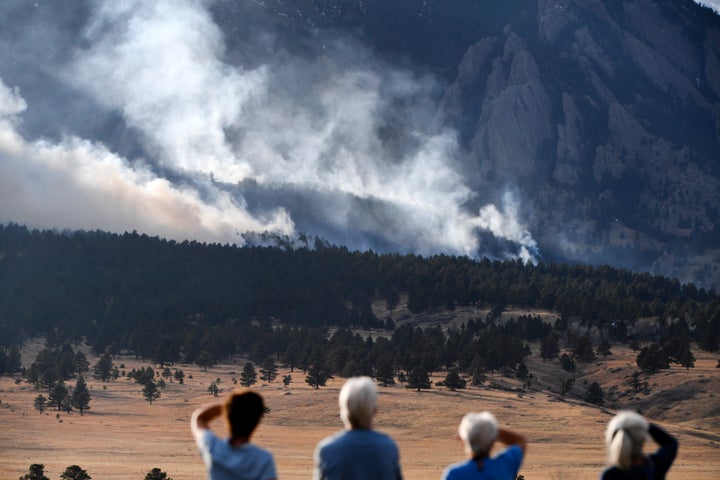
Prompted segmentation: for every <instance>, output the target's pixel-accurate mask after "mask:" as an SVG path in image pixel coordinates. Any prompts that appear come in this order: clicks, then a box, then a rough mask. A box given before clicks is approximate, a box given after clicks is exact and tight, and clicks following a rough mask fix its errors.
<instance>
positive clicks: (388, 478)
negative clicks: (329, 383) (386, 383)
mask: <svg viewBox="0 0 720 480" xmlns="http://www.w3.org/2000/svg"><path fill="white" fill-rule="evenodd" d="M338 403H339V406H340V418H341V419H342V422H343V424H344V425H345V430H343V431H341V432H339V433H336V434H334V435H331V436H329V437H327V438H325V439H323V440H322V441H320V443H318V445H317V447H316V448H315V455H314V463H315V467H314V470H313V479H314V480H340V479H342V480H365V479H370V478H372V479H377V480H400V479H402V473H401V469H400V454H399V451H398V447H397V445H396V444H395V441H394V440H393V439H392V438H390V437H389V436H388V435H385V434H383V433H380V432H377V431H375V430H373V418H374V417H375V413H376V412H377V388H376V387H375V383H373V381H372V379H370V377H353V378H349V379H348V380H347V381H346V382H345V385H343V387H342V389H341V390H340V396H339V398H338Z"/></svg>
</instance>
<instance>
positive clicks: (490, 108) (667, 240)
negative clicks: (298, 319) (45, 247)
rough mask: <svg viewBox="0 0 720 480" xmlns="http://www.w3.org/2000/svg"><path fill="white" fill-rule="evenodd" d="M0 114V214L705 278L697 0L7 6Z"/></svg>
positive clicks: (708, 65) (718, 128) (716, 144)
mask: <svg viewBox="0 0 720 480" xmlns="http://www.w3.org/2000/svg"><path fill="white" fill-rule="evenodd" d="M0 130H2V131H0V166H2V169H3V175H2V176H1V177H0V222H7V221H15V222H18V223H22V224H28V225H29V226H31V227H41V228H59V229H64V228H68V229H91V230H92V229H103V230H110V231H114V232H119V233H121V232H123V231H132V230H139V231H143V232H146V233H149V234H152V235H161V236H166V237H170V238H174V239H177V240H182V239H185V238H194V239H200V240H203V241H213V242H220V243H225V242H230V243H244V242H246V241H250V242H251V243H253V242H252V241H251V240H252V238H254V237H252V236H253V235H255V236H257V235H260V236H262V232H271V234H273V235H274V234H277V235H279V236H281V237H283V236H285V237H284V238H290V239H295V238H299V237H302V234H308V235H309V236H310V237H320V238H323V239H326V240H327V241H328V242H330V243H334V244H342V245H347V246H348V248H351V249H361V250H362V249H373V250H374V251H379V252H386V251H392V252H401V253H410V252H412V253H418V254H423V255H429V254H435V253H447V254H461V255H471V256H476V257H481V256H483V255H486V256H489V257H493V258H500V259H506V258H511V259H514V258H522V259H526V260H527V259H534V260H544V261H553V262H588V263H592V264H600V263H603V264H605V263H607V264H611V265H613V266H617V267H627V268H632V269H636V270H643V271H650V272H652V273H658V274H663V275H669V276H675V277H678V278H679V279H680V280H681V281H683V282H688V281H693V282H696V283H698V284H700V285H701V286H704V287H715V288H718V287H720V226H719V222H720V15H717V14H716V13H714V12H713V11H712V10H710V9H707V8H704V7H701V6H699V5H698V4H697V3H695V2H693V1H692V0H656V1H652V0H627V1H622V2H621V1H616V0H613V1H601V0H483V1H477V0H453V1H441V0H392V1H389V0H344V1H335V0H241V1H230V0H214V1H208V2H171V1H160V0H158V1H157V2H121V3H118V2H112V1H106V2H95V1H93V2H90V1H78V0H63V1H60V0H57V1H55V0H38V1H36V2H32V3H28V2H23V1H22V0H12V1H7V2H3V3H2V4H1V5H0ZM18 142H20V143H18ZM18 145H20V146H18ZM21 147H22V148H21ZM110 157H112V160H113V161H112V162H109V161H108V158H110ZM83 172H92V176H93V178H94V179H95V178H101V177H102V178H117V177H118V176H119V179H120V180H119V181H113V182H110V181H108V182H98V181H88V180H87V178H85V176H83V175H84V173H83ZM2 180H5V183H2ZM156 185H162V186H163V188H154V186H156ZM148 186H153V188H148ZM3 187H4V188H3ZM106 199H111V201H106ZM113 202H118V203H117V205H115V204H114V203H113ZM263 238H265V237H263ZM249 239H250V240H249ZM261 241H264V240H261Z"/></svg>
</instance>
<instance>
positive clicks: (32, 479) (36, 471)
mask: <svg viewBox="0 0 720 480" xmlns="http://www.w3.org/2000/svg"><path fill="white" fill-rule="evenodd" d="M19 480H50V479H49V478H48V477H46V476H45V465H43V464H42V463H33V464H32V465H30V469H29V471H28V473H26V474H25V475H23V476H22V477H19Z"/></svg>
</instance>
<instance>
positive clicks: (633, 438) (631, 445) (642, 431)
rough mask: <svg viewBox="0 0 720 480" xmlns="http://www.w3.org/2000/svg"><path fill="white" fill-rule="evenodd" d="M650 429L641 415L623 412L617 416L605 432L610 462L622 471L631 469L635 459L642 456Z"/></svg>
mask: <svg viewBox="0 0 720 480" xmlns="http://www.w3.org/2000/svg"><path fill="white" fill-rule="evenodd" d="M648 428H649V424H648V421H647V420H646V419H645V418H644V417H643V416H642V415H640V414H639V413H636V412H633V411H631V410H623V411H621V412H620V413H618V414H617V415H615V417H614V418H613V419H612V420H610V423H609V424H608V427H607V430H605V444H606V445H607V449H608V462H609V463H610V464H611V465H614V466H616V467H618V468H619V469H621V470H627V469H628V468H630V466H631V465H632V460H633V457H640V456H642V449H643V445H644V444H645V440H646V439H647V435H648Z"/></svg>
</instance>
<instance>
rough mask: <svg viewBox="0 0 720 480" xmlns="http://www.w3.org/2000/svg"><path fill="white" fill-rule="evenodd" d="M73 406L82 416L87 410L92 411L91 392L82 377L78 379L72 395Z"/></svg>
mask: <svg viewBox="0 0 720 480" xmlns="http://www.w3.org/2000/svg"><path fill="white" fill-rule="evenodd" d="M71 405H72V406H73V408H75V409H76V410H77V411H79V412H80V415H81V416H82V414H83V412H84V411H85V410H90V391H89V390H88V388H87V384H86V383H85V379H84V378H83V377H82V376H80V377H78V379H77V383H76V384H75V389H74V390H73V392H72V395H71Z"/></svg>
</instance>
